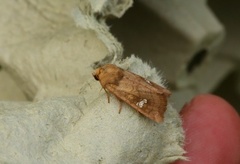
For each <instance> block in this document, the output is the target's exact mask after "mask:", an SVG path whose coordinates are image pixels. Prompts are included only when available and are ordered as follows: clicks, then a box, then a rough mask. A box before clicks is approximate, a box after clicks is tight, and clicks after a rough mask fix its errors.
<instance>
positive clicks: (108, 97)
mask: <svg viewBox="0 0 240 164" xmlns="http://www.w3.org/2000/svg"><path fill="white" fill-rule="evenodd" d="M103 89H104V88H103ZM104 91H105V92H106V94H107V99H108V103H110V96H109V93H108V92H107V91H106V89H104Z"/></svg>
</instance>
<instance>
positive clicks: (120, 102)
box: [118, 99, 122, 114]
mask: <svg viewBox="0 0 240 164" xmlns="http://www.w3.org/2000/svg"><path fill="white" fill-rule="evenodd" d="M118 101H119V110H118V113H119V114H120V113H121V111H122V101H121V100H119V99H118Z"/></svg>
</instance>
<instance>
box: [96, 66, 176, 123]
mask: <svg viewBox="0 0 240 164" xmlns="http://www.w3.org/2000/svg"><path fill="white" fill-rule="evenodd" d="M93 76H94V78H95V79H96V80H98V81H99V82H100V83H101V85H102V87H103V89H104V90H105V91H106V93H107V98H108V102H109V92H110V93H112V94H114V95H115V96H116V97H117V99H118V100H120V103H121V101H124V102H125V103H127V104H128V105H130V106H131V107H133V108H134V109H136V110H137V111H138V112H140V113H141V114H143V115H144V116H146V117H148V118H150V119H152V120H154V121H156V122H158V123H159V122H162V121H163V114H164V112H165V111H166V108H167V98H168V96H169V95H170V94H171V92H170V91H169V90H167V89H166V88H163V87H161V86H159V85H157V84H156V83H153V82H151V81H148V80H147V79H145V78H143V77H141V76H139V75H136V74H134V73H132V72H129V71H126V70H123V69H122V68H119V67H117V66H115V65H113V64H106V65H104V66H102V67H99V68H97V69H96V70H95V71H94V72H93ZM120 111H121V106H120V109H119V113H120Z"/></svg>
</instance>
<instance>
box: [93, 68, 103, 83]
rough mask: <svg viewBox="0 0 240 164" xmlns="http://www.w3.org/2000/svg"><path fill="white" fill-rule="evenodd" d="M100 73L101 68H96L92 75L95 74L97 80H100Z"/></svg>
mask: <svg viewBox="0 0 240 164" xmlns="http://www.w3.org/2000/svg"><path fill="white" fill-rule="evenodd" d="M100 73H101V68H98V69H96V70H95V71H94V72H93V73H92V75H93V77H94V79H95V80H97V81H99V74H100Z"/></svg>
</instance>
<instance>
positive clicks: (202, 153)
mask: <svg viewBox="0 0 240 164" xmlns="http://www.w3.org/2000/svg"><path fill="white" fill-rule="evenodd" d="M181 116H182V119H183V128H184V130H185V134H186V139H185V147H184V149H185V150H186V152H187V153H186V154H185V156H186V157H188V159H189V161H177V162H174V164H193V163H194V164H220V163H221V164H225V163H226V164H240V117H239V115H238V113H237V112H236V110H235V109H234V108H233V107H232V106H231V105H230V104H228V103H227V102H226V101H225V100H223V99H222V98H220V97H217V96H214V95H209V94H205V95H199V96H196V97H195V98H194V99H193V100H192V101H191V102H190V103H188V104H186V105H185V106H184V107H183V109H182V111H181Z"/></svg>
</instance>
